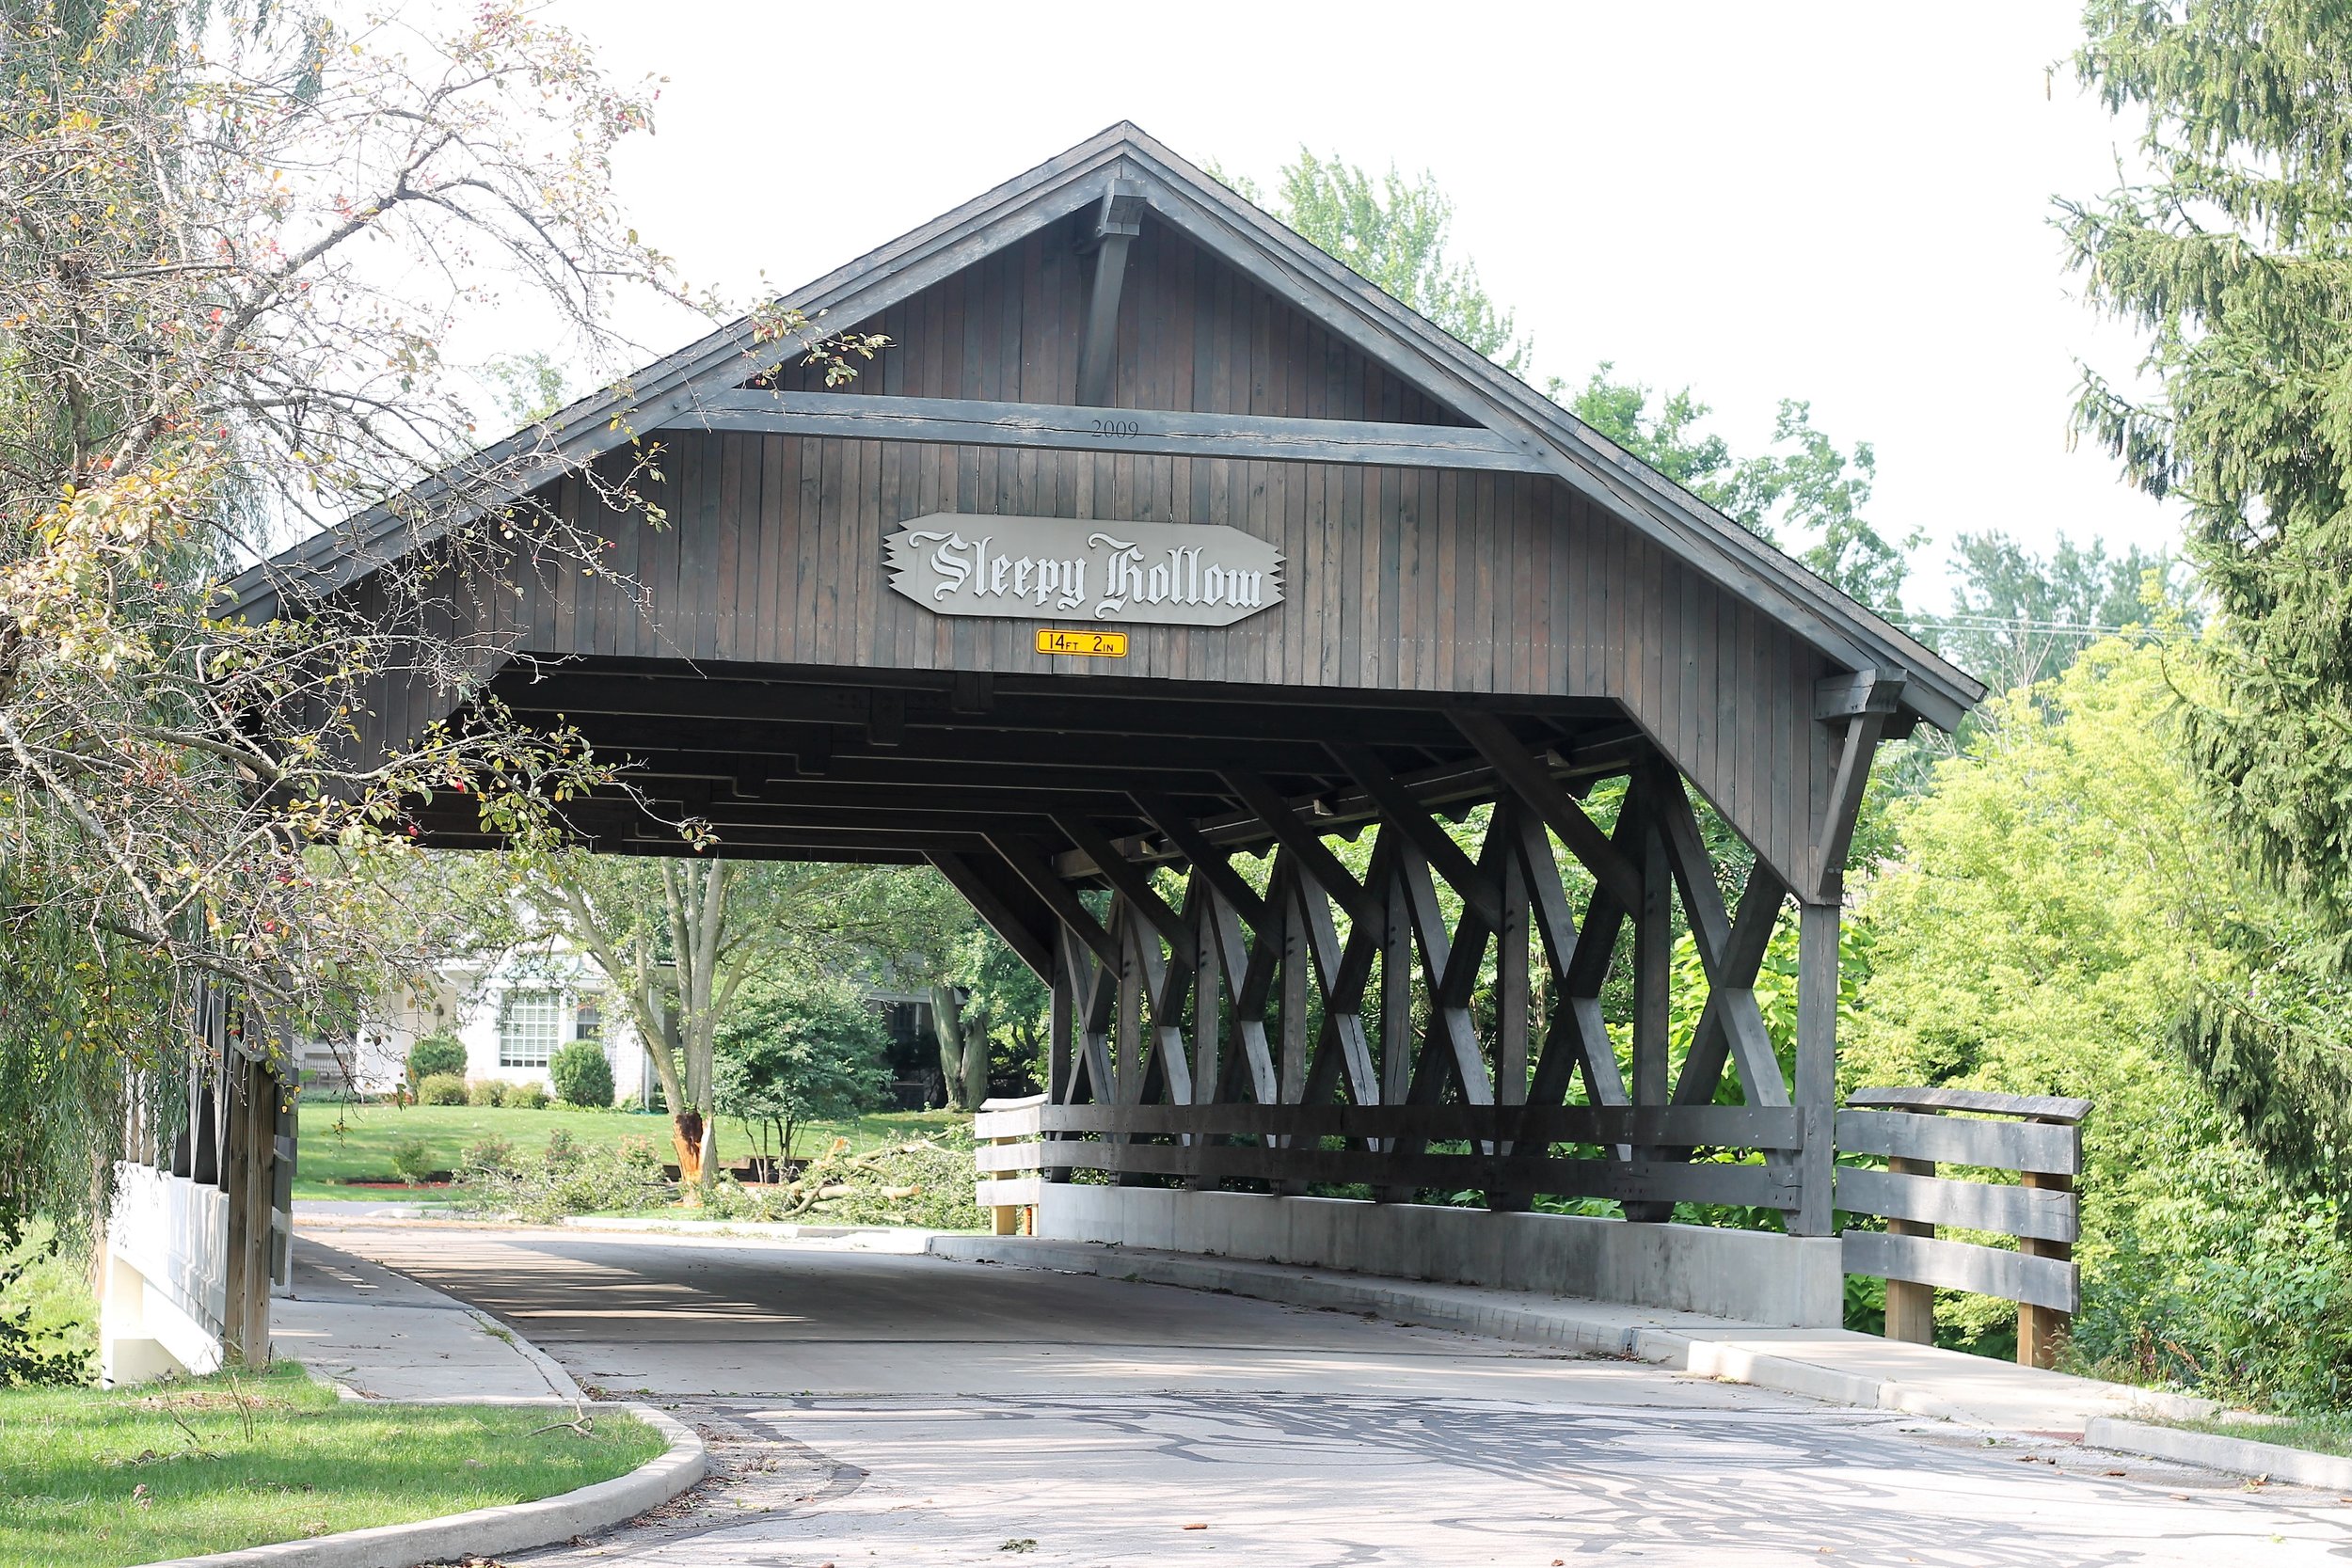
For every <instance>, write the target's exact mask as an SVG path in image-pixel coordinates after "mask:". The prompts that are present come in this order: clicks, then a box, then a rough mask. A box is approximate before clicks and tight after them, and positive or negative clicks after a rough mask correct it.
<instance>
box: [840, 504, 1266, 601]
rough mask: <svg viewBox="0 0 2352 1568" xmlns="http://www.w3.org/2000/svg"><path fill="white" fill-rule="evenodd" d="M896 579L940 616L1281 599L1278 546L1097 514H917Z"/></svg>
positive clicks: (894, 556) (902, 533) (1223, 531)
mask: <svg viewBox="0 0 2352 1568" xmlns="http://www.w3.org/2000/svg"><path fill="white" fill-rule="evenodd" d="M884 547H885V548H886V549H887V550H888V552H889V556H888V560H889V565H890V586H891V587H892V588H894V589H896V590H897V591H898V593H901V594H905V595H906V596H907V597H908V598H910V599H913V600H914V602H915V603H916V604H919V605H921V606H923V607H924V608H925V609H927V610H936V611H938V612H939V613H940V614H942V615H1001V616H1009V617H1019V618H1022V619H1025V620H1042V619H1054V620H1065V619H1084V620H1090V621H1104V622H1110V623H1113V624H1117V625H1146V626H1232V624H1233V623H1234V622H1235V621H1239V620H1241V619H1243V618H1244V617H1246V616H1250V615H1255V614H1256V613H1258V611H1260V610H1271V609H1272V608H1273V607H1274V606H1276V605H1278V604H1280V603H1281V602H1282V557H1281V555H1280V553H1279V552H1278V551H1277V550H1276V549H1275V547H1274V546H1272V545H1269V544H1267V543H1266V542H1265V541H1264V540H1263V539H1256V538H1252V537H1251V536H1250V535H1248V534H1247V533H1244V532H1242V531H1240V530H1239V529H1232V528H1225V527H1222V526H1215V527H1210V526H1197V525H1187V524H1174V523H1106V522H1102V521H1099V520H1096V519H1092V518H1074V519H1073V518H1069V517H987V516H978V515H972V514H968V513H938V514H935V515H931V516H929V517H917V518H915V519H914V521H913V522H910V523H908V524H907V525H906V526H905V527H904V528H902V529H900V530H899V531H898V532H896V533H894V534H892V535H891V536H890V537H889V538H888V539H887V540H885V541H884Z"/></svg>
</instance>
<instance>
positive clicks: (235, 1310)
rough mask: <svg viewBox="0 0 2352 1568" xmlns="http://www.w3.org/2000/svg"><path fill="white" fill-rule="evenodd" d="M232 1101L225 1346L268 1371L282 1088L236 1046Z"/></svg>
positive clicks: (230, 1066)
mask: <svg viewBox="0 0 2352 1568" xmlns="http://www.w3.org/2000/svg"><path fill="white" fill-rule="evenodd" d="M223 1069H224V1070H223V1072H222V1075H221V1076H222V1079H223V1083H222V1085H221V1086H222V1089H223V1090H224V1091H225V1099H226V1100H227V1101H228V1117H227V1124H228V1125H227V1129H226V1138H225V1142H226V1144H227V1147H226V1148H224V1149H223V1150H222V1151H221V1155H222V1159H221V1164H222V1174H223V1177H224V1179H225V1180H224V1181H223V1185H224V1187H225V1188H226V1190H227V1196H228V1218H229V1236H228V1246H229V1256H228V1259H227V1264H228V1267H227V1269H226V1271H225V1273H226V1285H227V1289H226V1291H225V1296H226V1310H225V1311H224V1313H223V1314H222V1324H221V1327H222V1338H224V1339H225V1340H226V1341H227V1349H228V1352H229V1355H230V1359H231V1360H232V1361H236V1362H241V1363H243V1364H244V1365H246V1366H248V1367H265V1366H267V1365H269V1289H270V1220H269V1213H270V1197H271V1194H272V1189H273V1188H274V1187H275V1185H276V1181H275V1177H276V1168H275V1167H276V1164H277V1160H276V1153H277V1149H276V1138H277V1132H278V1084H277V1080H276V1079H275V1078H274V1077H273V1076H272V1075H271V1073H270V1070H269V1065H268V1064H267V1063H266V1062H258V1061H254V1060H251V1059H250V1058H248V1057H246V1056H245V1055H243V1054H241V1053H239V1052H238V1051H237V1050H236V1049H235V1048H234V1047H233V1046H231V1047H230V1049H229V1052H228V1053H227V1057H226V1060H225V1061H224V1063H223Z"/></svg>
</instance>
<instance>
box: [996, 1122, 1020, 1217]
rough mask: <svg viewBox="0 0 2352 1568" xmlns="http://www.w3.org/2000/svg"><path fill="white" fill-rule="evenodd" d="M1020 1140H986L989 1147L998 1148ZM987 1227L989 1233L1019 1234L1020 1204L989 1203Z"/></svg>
mask: <svg viewBox="0 0 2352 1568" xmlns="http://www.w3.org/2000/svg"><path fill="white" fill-rule="evenodd" d="M1020 1141H1021V1140H1020V1139H1018V1138H991V1139H989V1140H988V1143H989V1147H990V1148H1002V1147H1004V1146H1005V1145H1006V1144H1013V1143H1019V1142H1020ZM998 1180H1002V1178H1001V1177H1000V1178H999V1179H998ZM988 1220H989V1226H988V1228H989V1233H990V1234H991V1235H993V1236H1018V1235H1020V1234H1021V1205H1019V1204H1017V1203H996V1204H991V1205H990V1206H989V1211H988Z"/></svg>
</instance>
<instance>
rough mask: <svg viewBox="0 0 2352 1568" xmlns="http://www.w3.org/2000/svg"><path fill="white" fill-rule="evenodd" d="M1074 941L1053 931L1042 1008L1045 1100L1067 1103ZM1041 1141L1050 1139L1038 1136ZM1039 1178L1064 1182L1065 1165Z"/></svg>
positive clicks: (1074, 1025)
mask: <svg viewBox="0 0 2352 1568" xmlns="http://www.w3.org/2000/svg"><path fill="white" fill-rule="evenodd" d="M1079 958H1080V954H1079V948H1078V940H1077V938H1076V937H1074V936H1073V935H1072V934H1071V933H1070V930H1069V928H1068V927H1062V928H1061V929H1058V930H1057V931H1056V932H1055V933H1054V976H1053V979H1052V980H1051V982H1049V984H1048V986H1047V991H1046V994H1047V996H1048V998H1049V1000H1048V1002H1047V1003H1046V1009H1045V1064H1046V1065H1045V1075H1046V1085H1045V1102H1046V1103H1047V1104H1048V1105H1067V1104H1068V1103H1070V1097H1071V1096H1072V1095H1073V1094H1075V1093H1076V1092H1077V1087H1078V1084H1077V1068H1076V1055H1075V1053H1076V1050H1077V1043H1076V1032H1077V1029H1078V976H1079V975H1080V974H1082V973H1084V971H1083V969H1082V967H1081V965H1080V962H1079ZM1041 1141H1043V1142H1048V1143H1050V1142H1052V1141H1053V1140H1052V1139H1051V1138H1050V1137H1048V1138H1042V1139H1041ZM1038 1180H1041V1181H1067V1180H1070V1169H1069V1167H1068V1166H1066V1165H1063V1166H1053V1167H1048V1168H1046V1169H1043V1170H1041V1171H1039V1172H1038Z"/></svg>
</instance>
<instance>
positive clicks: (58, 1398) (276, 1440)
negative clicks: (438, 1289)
mask: <svg viewBox="0 0 2352 1568" xmlns="http://www.w3.org/2000/svg"><path fill="white" fill-rule="evenodd" d="M567 1414H568V1412H566V1411H562V1410H555V1409H550V1408H548V1407H547V1406H496V1405H430V1406H428V1405H384V1404H358V1403H352V1402H342V1401H339V1400H337V1399H336V1397H335V1395H334V1392H333V1390H331V1389H328V1388H326V1387H324V1386H320V1385H318V1384H315V1383H313V1382H311V1381H310V1379H309V1378H308V1377H307V1376H305V1375H304V1374H303V1372H302V1370H301V1369H299V1368H298V1367H294V1366H291V1365H289V1366H282V1367H278V1368H274V1369H272V1370H269V1371H266V1372H262V1373H248V1374H242V1375H233V1376H232V1375H228V1374H224V1375H221V1376H217V1377H211V1378H199V1379H196V1380H194V1381H191V1382H183V1383H179V1384H175V1385H169V1386H145V1387H134V1388H124V1389H109V1390H100V1389H94V1388H78V1389H53V1388H15V1389H0V1568H20V1565H21V1568H120V1565H122V1564H128V1563H140V1562H153V1561H155V1560H159V1559H164V1558H175V1557H189V1556H194V1555H197V1554H199V1553H203V1552H219V1551H228V1550H231V1549H233V1548H236V1547H242V1546H258V1545H262V1544H266V1543H269V1542H273V1541H292V1540H298V1539H301V1538H303V1537H305V1536H313V1535H326V1534H332V1533H335V1532H339V1531H342V1530H349V1529H364V1528H369V1527H371V1526H374V1525H392V1524H402V1523H405V1522H407V1521H409V1520H414V1519H429V1518H434V1517H436V1516H437V1515H440V1514H444V1513H464V1512H465V1511H467V1510H469V1509H475V1508H488V1507H492V1506H494V1505H497V1504H501V1503H516V1502H527V1501H530V1500H531V1499H532V1498H536V1497H552V1496H554V1495H556V1494H557V1493H560V1492H568V1491H571V1490H572V1489H574V1488H575V1487H580V1486H587V1485H590V1484H592V1483H594V1482H596V1481H606V1480H610V1479H611V1478H612V1477H614V1476H617V1475H621V1474H624V1473H626V1472H627V1471H629V1470H632V1469H634V1468H636V1467H637V1466H638V1465H643V1464H644V1463H645V1462H646V1461H647V1460H649V1459H651V1458H653V1457H654V1456H655V1455H657V1454H659V1453H660V1451H661V1450H662V1448H663V1446H664V1445H663V1441H662V1439H661V1437H660V1434H659V1433H655V1432H654V1431H653V1430H652V1429H651V1428H649V1427H647V1426H645V1425H644V1423H643V1422H640V1421H637V1420H635V1419H633V1418H629V1417H628V1416H624V1415H620V1414H618V1413H615V1412H601V1411H591V1412H590V1415H591V1416H592V1418H593V1420H592V1422H591V1423H590V1429H589V1431H588V1433H587V1434H585V1435H582V1434H581V1433H579V1432H576V1431H574V1430H573V1429H572V1428H570V1427H569V1426H565V1425H556V1426H555V1427H554V1429H553V1430H552V1431H547V1432H536V1431H535V1430H534V1429H537V1428H540V1427H546V1426H548V1425H549V1423H550V1422H559V1421H561V1420H562V1419H563V1418H564V1416H566V1415H567Z"/></svg>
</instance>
